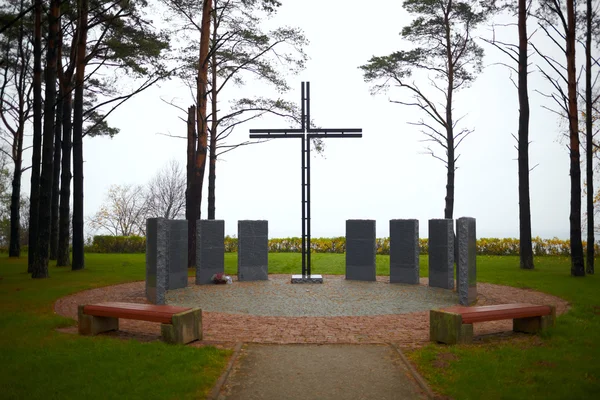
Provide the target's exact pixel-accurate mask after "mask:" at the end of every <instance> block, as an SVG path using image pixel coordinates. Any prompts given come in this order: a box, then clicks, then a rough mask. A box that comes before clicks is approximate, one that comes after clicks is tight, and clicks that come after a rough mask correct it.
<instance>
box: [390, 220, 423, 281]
mask: <svg viewBox="0 0 600 400" xmlns="http://www.w3.org/2000/svg"><path fill="white" fill-rule="evenodd" d="M390 283H409V284H413V285H418V284H419V221H418V220H416V219H392V220H390Z"/></svg>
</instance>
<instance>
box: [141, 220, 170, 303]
mask: <svg viewBox="0 0 600 400" xmlns="http://www.w3.org/2000/svg"><path fill="white" fill-rule="evenodd" d="M168 241H169V226H168V223H167V220H166V219H164V218H148V219H147V220H146V299H147V300H148V301H149V302H151V303H153V304H165V293H166V291H167V288H168V284H169V283H168V279H169V278H168V272H167V263H168V256H169V252H168Z"/></svg>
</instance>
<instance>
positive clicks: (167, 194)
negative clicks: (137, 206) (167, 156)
mask: <svg viewBox="0 0 600 400" xmlns="http://www.w3.org/2000/svg"><path fill="white" fill-rule="evenodd" d="M186 185H187V183H186V176H185V171H184V170H183V168H182V167H181V166H180V165H179V163H178V162H177V161H176V160H171V161H170V162H169V163H168V164H167V165H166V166H165V167H163V168H162V169H161V170H160V171H158V173H157V174H156V175H155V176H154V178H152V180H150V182H148V184H147V189H146V204H147V205H146V207H147V217H148V218H151V217H162V218H167V219H176V218H182V217H185V189H186Z"/></svg>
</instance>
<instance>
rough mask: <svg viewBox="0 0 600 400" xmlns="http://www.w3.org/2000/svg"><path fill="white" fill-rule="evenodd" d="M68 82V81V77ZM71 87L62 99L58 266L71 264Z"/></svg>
mask: <svg viewBox="0 0 600 400" xmlns="http://www.w3.org/2000/svg"><path fill="white" fill-rule="evenodd" d="M68 82H70V77H69V80H68ZM72 89H73V88H72V87H71V86H70V85H68V87H67V90H64V92H65V95H64V96H63V99H62V103H63V105H62V112H63V116H62V118H63V121H62V126H63V131H62V135H63V136H62V141H61V146H62V160H61V162H62V166H61V175H60V204H59V221H58V253H57V258H56V265H57V266H58V267H67V266H69V265H71V261H70V254H69V253H70V252H69V237H70V229H69V225H70V222H71V218H70V215H69V213H70V204H69V201H70V199H71V133H72V124H71V112H72V108H73V104H72V100H73V97H72V96H73V95H72Z"/></svg>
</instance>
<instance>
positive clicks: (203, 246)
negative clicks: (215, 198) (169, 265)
mask: <svg viewBox="0 0 600 400" xmlns="http://www.w3.org/2000/svg"><path fill="white" fill-rule="evenodd" d="M196 226H197V233H196V285H203V284H209V283H212V277H213V275H214V274H218V273H223V272H225V221H223V220H199V221H198V223H197V225H196Z"/></svg>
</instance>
